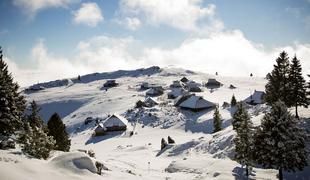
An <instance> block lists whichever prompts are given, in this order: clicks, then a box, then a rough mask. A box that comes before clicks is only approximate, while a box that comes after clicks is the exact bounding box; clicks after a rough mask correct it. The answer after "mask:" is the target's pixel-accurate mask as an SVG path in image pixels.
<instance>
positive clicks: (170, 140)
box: [168, 136, 175, 144]
mask: <svg viewBox="0 0 310 180" xmlns="http://www.w3.org/2000/svg"><path fill="white" fill-rule="evenodd" d="M174 143H175V141H174V140H173V139H172V138H171V137H170V136H168V144H174Z"/></svg>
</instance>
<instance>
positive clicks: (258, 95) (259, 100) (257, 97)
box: [244, 90, 265, 104]
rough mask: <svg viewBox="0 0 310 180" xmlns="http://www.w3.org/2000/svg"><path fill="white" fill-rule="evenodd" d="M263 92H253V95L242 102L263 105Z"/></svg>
mask: <svg viewBox="0 0 310 180" xmlns="http://www.w3.org/2000/svg"><path fill="white" fill-rule="evenodd" d="M264 96H265V92H264V91H256V90H255V91H254V93H253V94H252V95H251V96H249V97H247V98H246V99H245V100H244V101H245V102H246V103H249V104H263V103H264Z"/></svg>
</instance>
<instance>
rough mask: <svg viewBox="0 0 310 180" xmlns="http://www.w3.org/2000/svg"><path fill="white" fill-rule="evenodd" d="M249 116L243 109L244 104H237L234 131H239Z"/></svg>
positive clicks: (233, 123)
mask: <svg viewBox="0 0 310 180" xmlns="http://www.w3.org/2000/svg"><path fill="white" fill-rule="evenodd" d="M247 116H248V114H247V112H246V110H245V109H244V107H243V104H242V103H237V108H236V112H235V113H234V115H233V120H232V126H233V129H234V130H236V129H239V128H240V126H241V123H242V121H243V120H244V119H246V118H247Z"/></svg>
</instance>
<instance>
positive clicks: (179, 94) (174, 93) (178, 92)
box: [168, 88, 185, 97]
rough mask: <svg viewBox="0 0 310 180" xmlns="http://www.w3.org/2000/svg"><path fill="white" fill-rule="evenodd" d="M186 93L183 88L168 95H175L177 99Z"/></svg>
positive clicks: (173, 90) (175, 89) (174, 89)
mask: <svg viewBox="0 0 310 180" xmlns="http://www.w3.org/2000/svg"><path fill="white" fill-rule="evenodd" d="M184 93H185V90H184V89H183V88H173V89H171V91H170V92H169V93H168V95H173V96H175V97H178V96H181V95H182V94H184Z"/></svg>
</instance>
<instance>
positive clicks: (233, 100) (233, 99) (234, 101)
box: [230, 94, 237, 107]
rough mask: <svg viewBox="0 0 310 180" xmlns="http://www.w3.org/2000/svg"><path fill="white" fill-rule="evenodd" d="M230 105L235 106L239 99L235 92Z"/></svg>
mask: <svg viewBox="0 0 310 180" xmlns="http://www.w3.org/2000/svg"><path fill="white" fill-rule="evenodd" d="M230 105H231V107H234V106H236V105H237V100H236V98H235V95H234V94H233V95H232V97H231V101H230Z"/></svg>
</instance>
